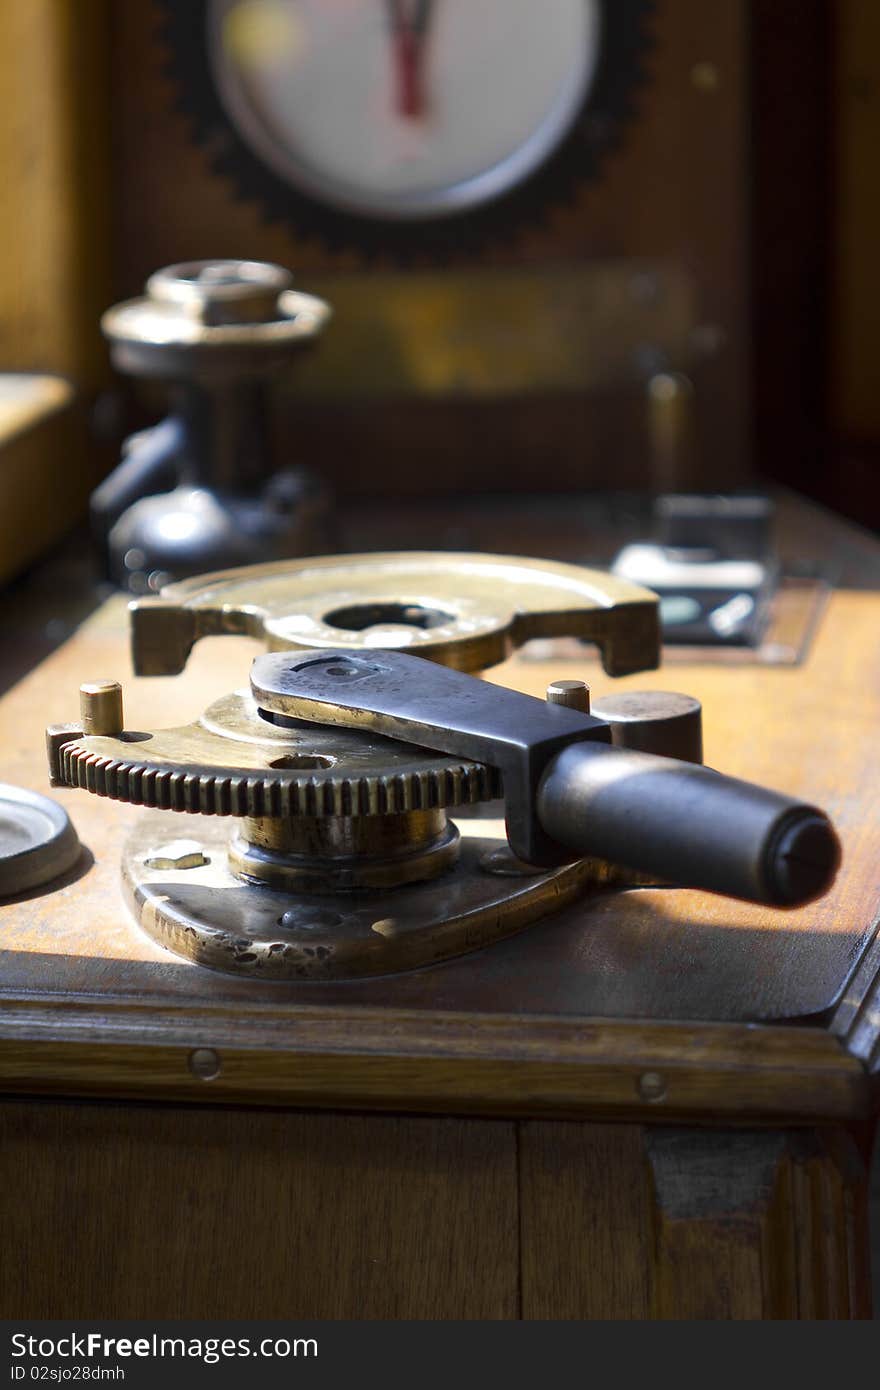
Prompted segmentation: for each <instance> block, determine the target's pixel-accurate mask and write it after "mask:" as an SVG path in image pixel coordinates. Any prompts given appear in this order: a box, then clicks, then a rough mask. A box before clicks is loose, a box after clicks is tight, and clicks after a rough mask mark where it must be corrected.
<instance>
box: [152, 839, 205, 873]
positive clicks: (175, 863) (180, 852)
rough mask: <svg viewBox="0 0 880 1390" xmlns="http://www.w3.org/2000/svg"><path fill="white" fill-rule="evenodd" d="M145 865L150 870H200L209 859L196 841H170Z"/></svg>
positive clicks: (159, 848) (154, 852)
mask: <svg viewBox="0 0 880 1390" xmlns="http://www.w3.org/2000/svg"><path fill="white" fill-rule="evenodd" d="M144 863H145V864H146V866H147V868H148V869H200V868H201V867H202V865H203V864H207V863H208V858H207V855H205V853H204V852H203V850H202V847H201V845H200V844H199V843H198V842H197V841H196V840H170V841H169V842H168V844H167V845H160V846H159V847H158V849H154V850H153V851H152V853H151V854H149V855H148V856H147V858H146V859H145V860H144Z"/></svg>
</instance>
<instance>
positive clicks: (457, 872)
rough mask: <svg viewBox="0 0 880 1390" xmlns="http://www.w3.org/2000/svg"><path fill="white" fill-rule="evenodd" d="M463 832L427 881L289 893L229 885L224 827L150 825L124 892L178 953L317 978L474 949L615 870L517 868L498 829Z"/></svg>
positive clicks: (232, 968)
mask: <svg viewBox="0 0 880 1390" xmlns="http://www.w3.org/2000/svg"><path fill="white" fill-rule="evenodd" d="M459 829H460V831H461V853H460V856H459V861H458V863H457V864H456V865H455V867H454V868H452V869H450V870H449V871H448V872H447V873H445V874H444V875H443V876H442V878H439V879H436V880H434V881H432V882H428V883H419V884H413V885H407V886H403V887H398V888H393V889H380V890H362V891H354V892H339V893H335V894H327V893H320V894H319V893H296V894H287V893H279V892H276V891H274V890H272V889H269V888H264V887H256V886H252V885H247V884H243V883H242V882H241V881H240V879H238V878H236V877H235V875H234V874H233V873H232V871H231V869H230V867H229V862H228V857H227V849H228V845H227V832H226V830H225V828H224V827H223V826H222V825H218V824H217V823H216V822H214V821H211V820H201V819H199V820H196V821H195V822H194V823H193V824H192V825H189V824H188V825H187V832H188V833H189V834H191V835H192V837H193V838H192V840H188V841H186V842H180V841H177V842H172V843H171V844H170V845H169V844H168V841H169V839H170V836H171V835H172V834H173V828H172V827H170V826H169V824H168V820H167V818H166V817H164V816H150V817H146V818H145V819H144V820H143V822H142V823H141V824H140V825H139V826H138V829H137V831H136V832H135V834H134V835H133V837H132V839H131V840H130V841H129V843H128V845H127V846H126V849H125V852H124V855H123V866H122V867H123V885H124V890H125V893H126V897H127V898H128V901H129V904H130V906H131V909H132V911H133V913H134V915H135V918H136V920H137V921H138V922H139V923H140V925H141V927H142V928H143V929H144V930H145V931H146V932H147V933H148V935H149V936H151V937H152V938H153V939H154V940H155V941H158V942H160V943H161V944H162V945H163V946H166V947H167V948H168V949H169V950H171V951H173V952H175V953H176V954H177V955H180V956H184V957H186V958H187V959H189V960H192V961H196V962H197V963H198V964H200V965H206V966H210V967H211V968H213V969H215V970H222V971H226V972H229V973H231V974H235V975H243V976H246V977H248V978H251V979H263V980H314V981H321V980H345V979H358V978H362V977H365V976H370V975H385V974H390V973H393V972H395V971H400V970H413V969H416V968H417V967H419V966H425V965H431V964H433V963H435V962H437V961H441V960H446V959H447V958H449V957H450V956H457V955H462V954H464V953H465V952H468V951H474V950H478V949H479V948H480V947H482V946H488V945H489V944H490V943H491V942H493V941H497V940H499V939H501V938H503V937H505V936H510V935H512V934H513V933H515V932H518V931H521V930H522V929H523V928H524V927H526V926H528V925H529V924H530V923H532V922H534V921H536V920H537V919H539V918H541V917H545V916H547V915H548V914H550V913H552V912H554V911H556V910H557V909H559V908H561V907H564V906H565V905H566V904H567V903H569V902H571V901H572V900H573V899H574V898H576V897H577V896H578V895H579V894H580V893H582V892H583V890H584V889H585V888H586V887H587V886H588V885H590V884H594V885H595V884H596V883H597V882H603V881H605V882H610V880H611V875H612V874H613V873H614V871H613V870H610V869H609V868H608V866H607V865H601V864H598V863H597V862H596V861H592V860H580V861H579V862H577V863H575V864H568V865H565V866H564V867H562V868H556V869H551V870H535V869H532V868H529V867H528V866H525V865H517V864H516V862H515V861H513V862H512V863H511V861H510V853H509V850H508V847H507V842H506V840H504V839H503V838H501V826H500V824H499V823H497V822H493V821H479V820H476V821H472V822H466V821H464V822H462V823H461V825H460V826H459ZM163 850H164V851H165V852H163ZM175 863H177V864H179V865H180V867H177V868H175V867H169V866H170V865H173V864H175ZM151 865H153V866H154V867H151Z"/></svg>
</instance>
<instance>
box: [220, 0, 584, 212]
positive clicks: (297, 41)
mask: <svg viewBox="0 0 880 1390" xmlns="http://www.w3.org/2000/svg"><path fill="white" fill-rule="evenodd" d="M210 29H211V32H210V35H209V38H210V51H211V62H212V67H213V71H214V77H215V81H216V83H217V87H218V89H219V91H220V94H221V97H222V100H223V102H224V104H225V106H226V109H227V112H228V114H229V116H230V118H231V119H232V121H233V123H234V124H235V126H236V128H237V129H238V131H239V133H240V135H241V136H242V138H243V139H244V140H245V141H246V143H247V144H249V145H250V147H251V148H252V149H253V150H254V152H255V153H256V154H257V155H259V157H260V158H261V159H262V160H263V161H264V162H265V163H267V164H268V165H270V166H271V167H272V168H273V169H274V170H275V172H276V173H277V174H280V176H281V177H282V178H283V179H284V180H285V181H286V182H287V183H289V184H290V185H292V186H293V187H294V188H297V189H299V190H300V191H302V192H305V193H307V194H309V195H311V196H312V197H314V198H316V199H318V200H319V201H321V202H324V203H327V204H330V205H331V206H333V207H335V208H337V209H342V210H344V211H347V212H352V213H356V214H361V215H367V216H373V217H390V218H398V219H410V220H416V219H419V218H428V217H437V216H442V215H444V214H449V213H454V212H461V211H465V210H467V209H469V208H474V207H477V206H479V205H480V204H482V203H485V202H487V201H489V200H490V199H492V198H496V197H498V196H499V195H501V194H504V193H506V192H508V191H510V190H511V189H513V188H514V187H515V186H516V185H517V184H519V183H521V182H522V181H523V180H524V179H525V178H527V177H528V176H529V175H530V174H532V173H534V172H535V170H536V169H538V168H539V167H540V165H541V164H542V163H543V162H544V161H545V160H546V159H547V158H548V156H549V155H551V154H552V153H553V151H554V149H555V148H556V147H557V146H558V145H559V143H560V141H562V140H563V138H564V137H565V135H566V134H567V133H568V131H569V130H570V128H571V126H572V123H573V122H574V120H575V118H576V116H577V114H578V112H579V111H580V109H581V107H582V105H583V102H584V100H585V98H586V96H587V94H588V92H589V90H590V87H591V84H592V81H593V77H594V74H595V71H596V66H597V59H598V54H599V44H600V37H601V36H600V22H599V5H598V0H396V2H395V0H214V3H213V5H212V7H211V10H210Z"/></svg>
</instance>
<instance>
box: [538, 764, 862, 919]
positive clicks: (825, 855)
mask: <svg viewBox="0 0 880 1390" xmlns="http://www.w3.org/2000/svg"><path fill="white" fill-rule="evenodd" d="M537 812H538V818H539V820H540V822H541V825H542V827H543V828H544V830H545V831H546V833H547V834H548V835H550V836H551V837H552V838H553V839H554V840H556V841H558V842H559V843H560V844H563V845H567V846H568V847H569V848H570V849H572V850H575V851H576V852H577V853H578V854H582V855H590V856H595V857H598V858H602V859H608V860H610V861H611V862H612V863H615V864H622V865H625V866H627V867H628V868H632V869H639V870H641V871H642V872H644V873H653V874H657V875H658V877H661V878H663V879H664V880H666V881H668V882H672V883H677V884H680V885H683V886H685V887H690V888H703V889H708V890H709V891H710V892H714V893H726V894H728V895H730V896H731V897H737V898H745V899H747V900H749V901H752V902H761V903H769V904H770V905H772V906H776V907H795V906H797V905H799V904H801V903H805V902H809V901H810V900H811V899H812V898H815V897H818V896H819V895H820V894H821V893H823V892H824V891H825V890H826V889H827V888H828V887H829V885H830V883H831V882H832V880H833V878H834V875H835V872H836V870H837V866H838V863H839V861H840V846H839V843H838V840H837V836H836V835H835V833H834V830H833V828H832V826H831V824H830V822H829V821H828V819H827V817H826V816H824V815H823V814H822V812H821V811H818V810H816V808H815V807H812V806H807V805H804V804H803V803H802V802H799V801H795V800H793V799H792V798H791V797H787V796H782V795H781V794H780V793H778V792H773V791H768V790H766V789H765V788H763V787H756V786H753V785H752V784H751V783H749V782H741V781H739V780H738V779H736V778H733V777H725V776H722V775H721V774H720V773H717V772H712V771H711V770H710V769H709V768H705V767H700V766H696V765H695V764H693V763H684V762H678V761H677V760H676V759H674V758H663V757H658V756H656V755H653V754H650V753H639V752H634V751H631V750H629V749H625V748H608V747H606V746H603V745H601V744H592V743H577V744H571V745H569V746H568V747H567V748H564V749H563V750H562V751H561V752H559V753H556V754H555V755H554V756H553V757H552V758H551V760H550V762H549V763H548V765H547V767H546V769H545V771H544V773H543V776H542V777H541V781H540V783H539V786H538V794H537Z"/></svg>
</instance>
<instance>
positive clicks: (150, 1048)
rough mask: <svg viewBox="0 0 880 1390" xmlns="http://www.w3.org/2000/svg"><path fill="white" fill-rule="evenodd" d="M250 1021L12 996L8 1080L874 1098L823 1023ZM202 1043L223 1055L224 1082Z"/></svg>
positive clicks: (369, 1016)
mask: <svg viewBox="0 0 880 1390" xmlns="http://www.w3.org/2000/svg"><path fill="white" fill-rule="evenodd" d="M237 1022H238V1025H239V1026H238V1027H236V1026H235V1025H236V1019H235V1016H234V1015H233V1012H232V1011H231V1010H230V1011H225V1010H220V1009H213V1010H212V1009H203V1010H193V1011H185V1010H178V1011H175V1010H172V1011H169V1013H167V1014H166V1015H165V1016H164V1017H163V1018H162V1019H161V1020H156V1019H155V1018H154V1019H152V1020H151V1019H150V1018H149V1015H148V1014H147V1013H146V1011H145V1010H139V1009H138V1008H137V1007H136V1006H135V1007H133V1008H132V1007H126V1008H123V1009H120V1008H118V1007H117V1008H112V1009H106V1008H104V1009H102V1008H100V1007H98V1008H94V1006H92V1008H87V1007H80V1008H79V1009H76V1008H71V1007H70V1006H69V1005H67V1006H64V1007H58V1006H56V1007H55V1008H46V1007H42V1006H34V1005H27V1004H18V1005H16V1004H10V1003H9V1002H7V1003H6V1005H5V1006H4V1008H3V1012H2V1015H0V1090H2V1091H5V1092H10V1093H34V1094H42V1093H51V1094H64V1095H81V1096H108V1097H109V1096H112V1097H122V1096H125V1097H134V1098H142V1099H173V1100H184V1101H191V1102H196V1103H204V1102H207V1103H236V1104H255V1105H291V1106H305V1107H309V1108H327V1107H333V1108H351V1109H368V1110H372V1109H376V1110H394V1111H416V1112H419V1111H428V1112H442V1113H462V1114H481V1115H496V1116H510V1117H527V1116H554V1117H559V1118H584V1117H587V1116H590V1117H606V1118H612V1117H619V1118H626V1119H633V1118H636V1117H639V1118H642V1119H644V1120H646V1121H654V1122H659V1123H669V1122H670V1121H671V1120H673V1119H690V1120H692V1121H693V1120H696V1119H700V1120H702V1121H704V1122H705V1121H708V1122H709V1123H714V1122H716V1121H717V1122H719V1123H725V1124H730V1123H732V1122H737V1121H740V1120H742V1121H748V1122H750V1123H755V1122H762V1121H770V1120H778V1119H779V1118H781V1117H784V1118H785V1119H786V1120H787V1121H788V1122H791V1123H799V1122H803V1123H807V1122H809V1123H823V1122H834V1121H839V1120H842V1119H854V1118H860V1117H863V1116H866V1115H867V1114H868V1113H869V1112H870V1107H871V1099H872V1091H871V1087H870V1082H869V1078H868V1077H867V1075H866V1073H865V1071H864V1069H863V1067H862V1066H861V1064H860V1063H859V1062H858V1061H857V1060H856V1059H855V1058H852V1057H850V1056H848V1055H847V1053H846V1052H845V1051H844V1049H843V1048H842V1047H841V1046H840V1044H839V1042H838V1041H837V1040H836V1039H834V1038H832V1037H830V1036H829V1035H827V1034H825V1033H822V1032H820V1031H818V1030H813V1029H808V1028H790V1029H782V1028H773V1027H761V1026H748V1025H726V1024H677V1023H676V1024H656V1023H653V1024H646V1023H641V1022H638V1021H633V1022H621V1021H613V1022H609V1021H596V1020H594V1021H586V1020H585V1021H579V1022H576V1023H571V1024H559V1023H556V1022H553V1021H550V1022H548V1021H546V1020H543V1019H540V1018H538V1019H529V1020H524V1019H522V1018H520V1017H513V1016H511V1017H505V1016H502V1017H500V1018H494V1017H493V1018H490V1017H487V1016H481V1017H479V1018H478V1019H475V1018H474V1017H473V1016H468V1017H457V1016H455V1015H448V1014H447V1015H442V1016H437V1015H432V1016H429V1017H426V1016H424V1015H420V1014H416V1013H410V1014H406V1013H403V1012H395V1013H390V1012H389V1013H387V1014H385V1013H383V1012H382V1011H379V1010H339V1011H338V1012H335V1013H334V1011H333V1010H330V1009H327V1010H314V1011H312V1016H309V1011H307V1010H291V1011H288V1013H287V1014H283V1013H282V1012H281V1011H278V1010H272V1011H269V1012H268V1013H267V1014H266V1015H262V1016H261V1014H260V1011H259V1010H258V1009H256V1010H254V1011H253V1016H252V1017H250V1018H245V1019H241V1018H240V1017H239V1019H238V1020H237ZM475 1024H476V1026H475ZM198 1050H201V1051H202V1052H204V1051H206V1050H207V1051H208V1052H209V1053H210V1054H212V1055H213V1058H214V1064H212V1065H210V1066H209V1067H208V1068H207V1070H208V1071H211V1072H212V1073H215V1074H212V1075H211V1076H210V1078H209V1079H202V1077H201V1076H200V1075H199V1074H198V1070H199V1064H198V1061H195V1062H194V1061H193V1054H194V1053H195V1052H197V1051H198Z"/></svg>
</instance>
